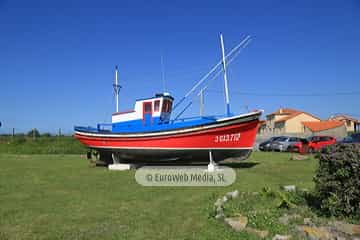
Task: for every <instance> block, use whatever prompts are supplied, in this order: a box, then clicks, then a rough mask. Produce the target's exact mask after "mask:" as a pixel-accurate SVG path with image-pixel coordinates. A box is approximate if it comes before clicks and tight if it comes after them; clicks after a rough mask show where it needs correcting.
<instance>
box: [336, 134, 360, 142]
mask: <svg viewBox="0 0 360 240" xmlns="http://www.w3.org/2000/svg"><path fill="white" fill-rule="evenodd" d="M340 143H360V133H354V134H351V135H350V136H347V137H346V138H344V139H343V140H342V141H340Z"/></svg>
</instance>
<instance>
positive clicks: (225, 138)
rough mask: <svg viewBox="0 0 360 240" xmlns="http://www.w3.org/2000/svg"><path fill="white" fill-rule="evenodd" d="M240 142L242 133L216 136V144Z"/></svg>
mask: <svg viewBox="0 0 360 240" xmlns="http://www.w3.org/2000/svg"><path fill="white" fill-rule="evenodd" d="M239 140H240V133H232V134H224V135H217V136H215V142H216V143H220V142H235V141H239Z"/></svg>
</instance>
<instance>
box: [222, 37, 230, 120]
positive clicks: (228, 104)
mask: <svg viewBox="0 0 360 240" xmlns="http://www.w3.org/2000/svg"><path fill="white" fill-rule="evenodd" d="M220 42H221V53H222V65H223V70H224V87H225V102H226V115H227V116H230V98H229V87H228V80H227V75H226V61H225V48H224V39H223V35H222V34H221V33H220Z"/></svg>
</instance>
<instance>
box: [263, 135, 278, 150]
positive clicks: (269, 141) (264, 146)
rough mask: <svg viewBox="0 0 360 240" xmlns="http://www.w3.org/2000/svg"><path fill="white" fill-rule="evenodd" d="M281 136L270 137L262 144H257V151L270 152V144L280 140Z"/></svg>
mask: <svg viewBox="0 0 360 240" xmlns="http://www.w3.org/2000/svg"><path fill="white" fill-rule="evenodd" d="M280 137H282V136H278V137H271V138H269V139H268V140H266V141H264V142H262V143H260V144H259V150H260V151H271V143H272V142H274V141H276V139H278V138H280Z"/></svg>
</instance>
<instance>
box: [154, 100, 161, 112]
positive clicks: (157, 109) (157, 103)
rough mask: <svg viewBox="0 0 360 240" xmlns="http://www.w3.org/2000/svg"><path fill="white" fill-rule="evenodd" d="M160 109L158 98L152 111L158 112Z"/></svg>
mask: <svg viewBox="0 0 360 240" xmlns="http://www.w3.org/2000/svg"><path fill="white" fill-rule="evenodd" d="M159 110H160V100H156V101H155V105H154V112H158V111H159Z"/></svg>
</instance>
